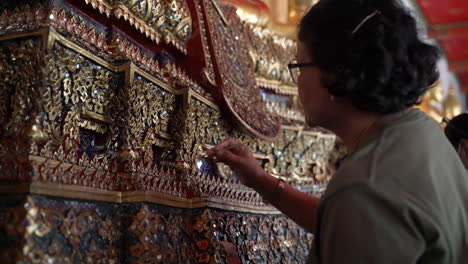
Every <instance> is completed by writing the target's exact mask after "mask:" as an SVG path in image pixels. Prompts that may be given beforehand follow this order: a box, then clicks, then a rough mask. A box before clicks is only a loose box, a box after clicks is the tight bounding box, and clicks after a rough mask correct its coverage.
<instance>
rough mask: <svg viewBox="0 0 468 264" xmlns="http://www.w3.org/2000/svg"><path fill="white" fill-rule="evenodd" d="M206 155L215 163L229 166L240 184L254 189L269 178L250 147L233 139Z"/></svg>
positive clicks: (224, 141) (220, 144) (226, 140)
mask: <svg viewBox="0 0 468 264" xmlns="http://www.w3.org/2000/svg"><path fill="white" fill-rule="evenodd" d="M206 153H207V155H208V158H210V159H212V160H213V161H215V162H223V163H225V164H226V165H228V166H229V167H230V168H231V170H232V171H233V172H234V173H235V174H236V176H237V178H238V179H239V180H240V182H241V183H242V184H244V185H246V186H248V187H251V188H254V187H255V186H256V185H258V183H260V182H261V181H262V179H264V177H266V176H268V174H267V173H266V172H265V170H264V169H263V168H262V166H261V165H260V163H259V162H258V161H257V160H256V159H255V158H254V156H253V154H252V151H250V149H249V147H247V146H246V145H245V144H243V143H241V142H239V141H237V140H235V139H233V138H228V139H225V140H223V141H222V142H221V143H219V144H218V145H216V146H215V147H213V148H212V149H209V150H207V151H206Z"/></svg>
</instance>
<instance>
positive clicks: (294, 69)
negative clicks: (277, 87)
mask: <svg viewBox="0 0 468 264" xmlns="http://www.w3.org/2000/svg"><path fill="white" fill-rule="evenodd" d="M316 65H317V64H316V63H314V62H302V63H294V62H293V63H289V64H288V69H289V73H290V74H291V79H292V81H293V82H294V83H297V79H298V78H299V75H300V74H301V68H304V67H311V66H316Z"/></svg>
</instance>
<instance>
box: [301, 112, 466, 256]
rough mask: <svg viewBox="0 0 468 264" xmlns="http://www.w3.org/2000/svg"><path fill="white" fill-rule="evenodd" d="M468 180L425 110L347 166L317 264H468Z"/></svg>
mask: <svg viewBox="0 0 468 264" xmlns="http://www.w3.org/2000/svg"><path fill="white" fill-rule="evenodd" d="M467 217H468V175H467V173H466V171H465V169H464V167H463V165H462V163H461V161H460V159H459V158H458V156H457V154H456V152H455V150H454V149H453V147H452V146H451V145H450V143H449V142H448V140H447V139H446V138H445V136H444V134H443V133H442V131H441V129H440V128H439V127H438V125H437V124H436V123H435V122H434V121H433V120H432V119H430V118H429V117H427V116H426V115H425V114H424V113H423V112H421V111H420V110H418V109H414V110H411V111H409V112H407V113H405V114H404V115H403V116H401V117H400V118H398V119H396V120H394V121H392V122H389V123H388V124H386V126H385V127H384V128H383V129H381V130H380V131H379V132H377V133H376V134H375V135H373V136H371V137H370V139H369V140H367V142H365V143H364V144H363V146H362V147H361V148H360V149H359V150H358V151H356V152H355V153H354V154H353V155H352V156H351V157H349V158H348V160H346V161H345V162H344V163H343V165H342V166H341V167H340V169H339V170H338V171H337V172H336V174H335V176H334V177H333V178H332V180H331V181H330V183H329V185H328V187H327V190H326V191H325V194H324V195H323V197H322V199H321V201H320V204H319V207H318V211H317V226H316V229H315V230H316V232H315V233H314V235H315V238H314V241H313V245H312V249H311V252H310V256H309V263H316V264H338V263H339V264H343V263H350V264H351V263H352V264H354V263H379V264H385V263H388V264H412V263H415V264H416V263H418V264H429V263H434V264H444V263H447V264H449V263H450V264H466V263H468V218H467Z"/></svg>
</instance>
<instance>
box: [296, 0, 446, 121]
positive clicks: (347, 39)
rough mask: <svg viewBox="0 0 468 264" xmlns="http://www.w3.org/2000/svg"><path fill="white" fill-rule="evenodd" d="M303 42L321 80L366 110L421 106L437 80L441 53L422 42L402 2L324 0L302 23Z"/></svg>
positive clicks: (380, 110)
mask: <svg viewBox="0 0 468 264" xmlns="http://www.w3.org/2000/svg"><path fill="white" fill-rule="evenodd" d="M375 11H378V12H379V13H378V14H377V15H375V16H373V17H372V18H370V19H369V20H367V21H366V22H365V23H364V24H363V25H362V26H361V27H360V28H359V29H358V30H357V31H356V32H355V33H354V34H352V31H353V30H354V29H355V28H356V26H357V25H359V24H360V23H361V22H362V21H363V20H364V18H366V17H367V16H369V15H370V14H372V13H373V12H375ZM299 40H300V41H301V42H302V43H304V44H305V46H306V47H307V50H308V52H309V55H310V57H311V58H312V60H313V62H315V63H317V65H318V67H319V68H320V69H321V70H322V71H323V72H325V73H328V74H324V75H323V76H324V77H323V78H322V80H321V81H322V84H323V85H324V86H325V87H326V88H327V89H328V90H329V92H330V93H331V94H333V95H335V96H344V97H348V98H350V99H351V101H352V103H353V105H354V106H355V107H357V108H358V109H361V110H363V111H368V112H378V113H384V114H389V113H394V112H398V111H401V110H404V109H406V108H408V107H411V106H413V105H415V104H418V103H419V100H420V98H421V96H422V95H423V94H424V93H425V92H426V90H427V89H428V88H429V86H430V85H431V84H433V83H434V82H435V81H436V80H437V79H438V78H439V72H438V70H437V61H438V59H439V49H438V48H437V47H436V46H434V45H431V44H428V43H426V42H423V41H422V40H421V39H420V38H419V36H418V29H417V25H416V21H415V19H414V18H413V17H412V15H411V14H410V12H409V11H408V10H407V9H406V8H405V7H404V6H403V4H402V3H401V2H399V1H398V0H321V1H319V2H318V3H317V4H316V5H315V6H313V7H312V8H311V9H310V10H309V12H308V13H307V14H306V15H305V16H304V18H303V19H302V21H301V23H300V26H299ZM330 76H331V77H330Z"/></svg>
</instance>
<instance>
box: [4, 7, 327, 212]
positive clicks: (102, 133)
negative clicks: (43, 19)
mask: <svg viewBox="0 0 468 264" xmlns="http://www.w3.org/2000/svg"><path fill="white" fill-rule="evenodd" d="M100 2H101V4H102V3H104V2H103V1H100ZM54 3H55V2H54ZM89 3H90V4H91V5H92V4H93V2H89ZM95 3H97V2H95ZM105 3H106V4H102V5H95V8H98V9H100V10H102V12H104V13H106V14H109V16H112V12H110V13H109V12H107V11H106V10H107V9H105V8H107V7H106V6H108V7H112V6H113V5H114V4H115V2H105ZM223 8H224V7H222V6H221V7H220V10H221V11H222V10H224V9H223ZM110 10H111V11H112V10H113V9H110ZM49 11H50V13H49V15H48V16H47V17H48V18H49V20H48V23H50V25H49V26H50V28H48V29H39V30H35V31H30V32H28V33H27V34H25V33H23V32H16V31H13V32H9V33H8V34H3V35H2V37H1V38H0V40H1V41H2V42H1V44H2V45H3V46H2V47H3V51H4V52H3V54H2V58H1V59H2V60H1V64H2V65H3V66H2V69H4V70H2V71H1V74H2V79H3V80H5V81H4V82H5V83H4V85H3V86H2V87H3V88H2V89H3V91H4V92H3V93H2V96H3V97H1V98H0V100H2V102H5V103H4V104H3V105H4V107H3V108H2V109H0V110H1V111H2V113H4V114H3V115H2V116H3V117H2V119H0V121H1V123H2V125H3V127H4V129H3V130H2V133H3V135H4V136H8V137H15V138H19V142H27V143H24V144H23V143H21V144H23V145H24V146H25V147H24V149H23V150H21V153H22V155H19V156H17V157H11V156H9V157H6V156H5V155H3V156H1V157H2V158H3V159H4V160H5V161H6V162H7V163H1V164H2V166H3V167H2V169H3V170H4V171H5V172H6V173H7V174H8V175H9V176H8V177H11V178H12V179H15V180H18V179H30V182H29V181H23V182H21V183H22V184H24V183H26V184H27V185H28V186H29V187H27V188H26V189H25V190H26V191H30V192H32V193H37V194H49V195H56V196H62V197H68V198H80V199H81V198H89V199H96V200H103V201H113V202H131V201H151V202H157V203H160V204H167V205H172V206H178V207H183V208H193V207H203V206H211V207H217V208H223V209H230V210H239V211H249V212H258V213H278V212H277V211H276V210H275V209H273V208H271V207H270V206H268V205H265V204H263V203H262V200H261V198H260V197H259V196H258V194H256V193H255V192H254V191H253V190H251V189H248V188H246V187H243V186H242V185H241V184H240V183H239V182H238V180H236V179H235V176H233V175H232V172H231V171H230V170H229V168H227V167H226V166H223V165H221V164H218V165H215V164H212V163H210V161H208V160H206V159H205V158H203V157H204V151H205V150H206V148H207V146H208V147H209V146H214V145H216V144H217V143H219V142H220V141H221V140H223V139H225V138H227V137H234V138H237V139H239V140H240V141H242V142H244V143H246V144H247V145H248V146H249V147H250V148H251V149H252V150H253V152H254V155H255V157H256V158H257V159H258V160H259V162H260V163H261V164H262V165H263V166H264V167H265V169H266V170H267V171H268V172H270V173H271V174H273V175H275V176H276V177H281V178H283V179H284V180H285V181H287V182H288V183H290V184H292V185H294V186H296V187H298V188H300V189H301V190H303V191H305V192H308V193H312V194H315V195H320V194H321V193H322V192H323V190H324V188H325V186H326V184H327V182H328V180H329V179H330V175H332V173H333V170H334V167H333V166H332V165H330V164H331V163H330V162H329V160H330V158H331V157H330V156H329V154H330V152H332V151H333V149H334V146H335V143H334V141H335V136H334V135H331V134H327V133H324V132H322V131H319V130H314V129H308V130H305V129H303V128H302V126H303V122H302V121H303V116H302V115H301V114H300V112H295V111H294V110H292V109H291V106H294V104H291V105H288V104H276V103H274V101H268V103H267V108H268V109H269V110H270V111H272V112H273V111H274V112H278V113H280V114H281V115H282V117H283V120H292V121H295V122H296V123H295V125H291V124H289V125H287V124H284V125H283V126H282V132H281V133H280V135H279V139H278V141H276V142H267V141H263V140H259V139H258V138H256V137H254V136H253V135H250V134H247V133H245V131H244V130H243V129H241V128H240V127H238V126H236V124H234V123H232V120H231V119H229V118H228V117H226V116H224V115H223V114H222V112H221V109H220V108H219V107H218V106H217V104H216V103H215V102H217V101H216V100H215V98H214V97H213V96H212V94H211V93H210V92H207V90H206V89H205V88H204V87H202V86H200V85H199V84H197V83H195V82H194V81H193V80H192V79H191V78H190V77H189V76H188V75H187V74H186V73H185V72H184V70H183V68H181V67H180V66H179V65H178V64H177V63H176V62H177V61H176V60H169V59H166V60H163V59H161V57H158V56H157V55H155V54H152V53H151V52H149V51H147V50H145V49H144V48H142V47H141V46H139V45H137V44H135V43H134V42H133V41H132V40H130V39H128V38H127V37H126V36H125V35H123V34H120V33H116V32H113V33H112V35H110V36H109V33H106V31H105V30H104V29H103V28H100V27H96V26H95V25H94V24H93V23H90V22H89V21H87V20H86V17H84V16H81V15H79V14H75V13H73V10H69V9H67V7H66V6H61V5H60V4H59V2H57V3H55V4H53V5H51V6H50V10H49ZM135 12H136V11H135ZM211 12H215V11H214V10H211ZM222 12H224V11H222ZM229 22H230V23H232V20H230V21H229ZM210 23H212V22H210ZM213 25H214V24H213ZM238 26H239V27H240V28H241V29H246V30H248V32H247V31H245V30H244V31H243V32H244V34H246V35H244V34H240V35H239V36H238V37H241V38H244V37H245V36H248V37H249V38H251V39H247V40H246V41H247V42H251V43H254V44H255V45H256V46H255V49H252V50H251V51H250V54H249V53H248V52H246V56H247V57H246V58H251V57H252V58H256V59H257V60H258V61H257V62H256V63H257V64H258V65H260V64H261V63H260V62H259V61H260V57H261V56H264V58H265V59H267V60H266V61H265V65H267V66H265V67H264V66H261V67H260V66H259V67H257V68H258V69H257V77H260V76H262V78H264V79H268V80H269V81H273V82H276V83H275V85H276V86H275V87H277V88H278V89H276V90H275V89H272V88H271V87H270V88H269V87H262V88H263V89H265V90H269V91H274V92H275V93H276V95H278V96H286V98H289V97H292V98H295V97H297V95H296V93H295V92H288V91H287V89H285V88H284V87H283V86H281V85H283V84H287V83H288V79H287V78H288V77H287V76H289V75H288V74H287V73H285V72H284V71H285V69H284V68H282V67H283V66H280V65H285V64H286V63H287V58H288V57H289V56H291V54H292V53H293V52H295V51H294V50H295V43H294V42H293V41H291V40H288V39H285V38H282V37H279V36H276V35H274V34H273V33H271V32H268V31H267V30H260V29H259V28H255V27H252V26H251V25H249V24H245V23H244V24H242V23H239V24H238ZM31 28H34V27H31ZM240 32H242V30H241V31H240ZM255 32H258V35H255V34H256V33H255ZM249 34H254V35H249ZM219 36H220V37H221V35H219ZM263 41H266V45H265V46H259V44H261V42H263ZM218 44H220V43H218ZM262 49H268V52H269V53H271V54H270V55H268V54H267V53H266V52H265V53H262ZM249 55H250V56H249ZM26 61H28V62H27V63H26ZM25 63H26V64H25ZM40 65H44V67H41V66H40ZM268 65H274V66H273V67H270V66H268ZM18 67H20V68H18ZM262 67H263V68H262ZM274 71H276V74H274ZM232 78H237V77H236V76H233V77H232ZM257 79H259V78H257ZM252 80H254V78H252ZM257 81H258V80H257ZM257 83H259V82H257ZM10 86H13V87H15V89H14V90H11V89H10V90H9V88H8V87H10ZM23 86H24V87H23ZM265 86H266V85H265ZM291 89H295V88H292V86H291ZM9 109H12V111H11V112H9V111H10V110H9ZM29 139H32V140H29ZM8 144H10V145H8ZM8 144H6V145H1V147H2V151H3V152H2V153H10V152H12V151H14V150H13V149H14V148H18V146H16V145H15V144H20V143H16V141H15V140H12V142H11V143H8ZM15 151H16V150H15ZM10 164H15V165H14V166H10ZM5 175H6V174H5ZM5 175H3V176H2V177H3V178H2V179H6V178H5V177H6V176H5Z"/></svg>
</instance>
